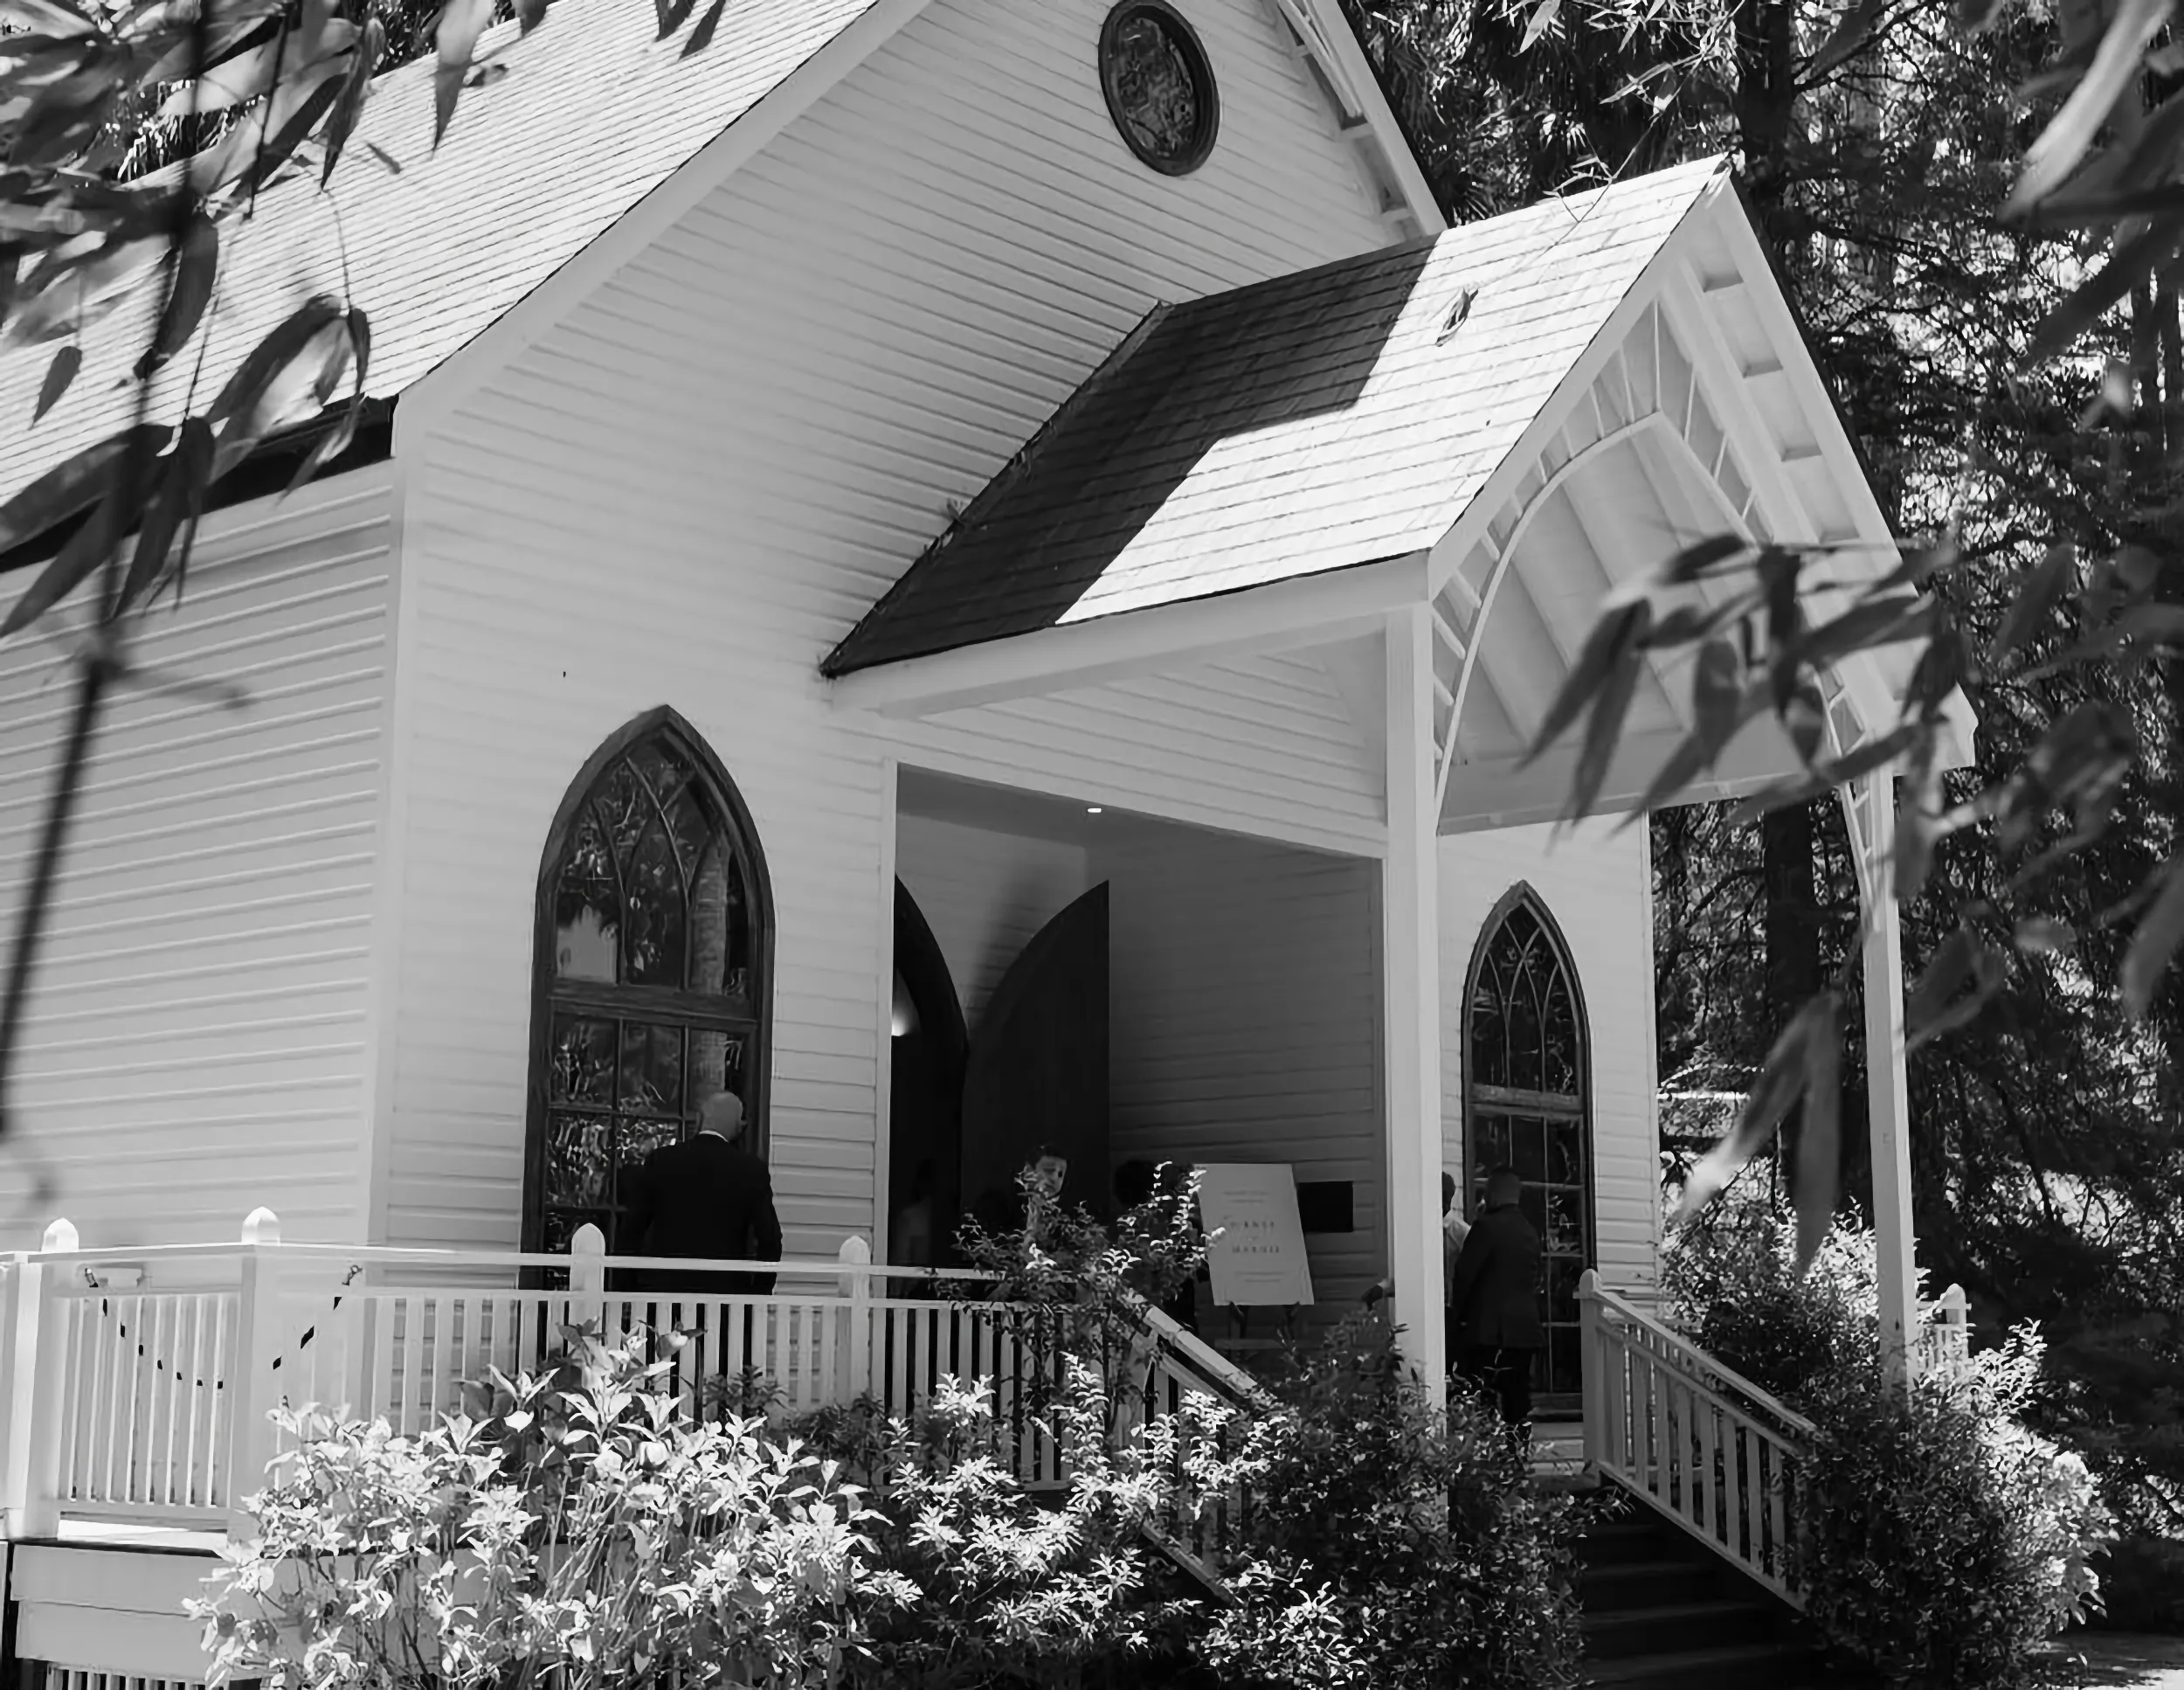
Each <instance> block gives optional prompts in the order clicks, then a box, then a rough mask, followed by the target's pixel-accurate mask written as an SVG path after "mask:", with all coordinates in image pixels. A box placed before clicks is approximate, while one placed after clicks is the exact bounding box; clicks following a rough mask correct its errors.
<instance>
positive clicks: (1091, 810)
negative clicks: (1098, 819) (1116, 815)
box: [1084, 804, 1103, 815]
mask: <svg viewBox="0 0 2184 1690" xmlns="http://www.w3.org/2000/svg"><path fill="white" fill-rule="evenodd" d="M1084 813H1085V814H1087V815H1099V814H1102V813H1103V812H1102V807H1101V806H1100V805H1097V804H1088V805H1086V806H1085V807H1084Z"/></svg>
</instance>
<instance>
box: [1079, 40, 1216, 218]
mask: <svg viewBox="0 0 2184 1690" xmlns="http://www.w3.org/2000/svg"><path fill="white" fill-rule="evenodd" d="M1148 15H1150V16H1151V17H1157V18H1158V19H1159V21H1160V22H1161V23H1162V24H1164V25H1165V27H1166V28H1167V29H1168V30H1169V31H1171V32H1172V35H1173V38H1174V39H1175V41H1176V43H1177V44H1178V45H1179V46H1180V47H1181V48H1182V51H1183V60H1184V65H1185V68H1186V69H1187V70H1188V71H1189V72H1190V73H1191V80H1192V83H1193V84H1194V85H1195V87H1196V89H1197V93H1198V99H1199V125H1198V135H1197V136H1196V138H1195V139H1193V140H1192V143H1191V149H1190V150H1189V151H1188V152H1186V153H1183V154H1181V155H1179V156H1177V157H1174V158H1164V157H1162V156H1160V155H1159V154H1158V153H1154V152H1150V151H1148V150H1147V149H1145V148H1144V146H1143V145H1141V144H1140V143H1139V142H1138V139H1137V135H1135V134H1133V133H1132V131H1131V128H1130V120H1129V117H1128V115H1127V114H1125V113H1124V112H1123V106H1122V102H1121V101H1120V100H1117V99H1116V94H1115V79H1114V78H1113V76H1112V75H1111V74H1109V67H1110V66H1112V65H1113V64H1114V62H1115V44H1116V37H1117V36H1118V35H1120V34H1121V33H1122V31H1123V28H1124V27H1125V26H1126V25H1128V24H1130V23H1132V22H1134V21H1136V20H1137V18H1140V17H1146V16H1148ZM1097 68H1098V72H1099V78H1100V94H1101V96H1102V98H1103V99H1104V100H1106V101H1107V114H1108V118H1109V121H1111V122H1113V124H1114V125H1115V133H1116V135H1119V136H1121V137H1122V142H1123V146H1125V147H1127V148H1129V149H1130V156H1131V157H1132V158H1135V159H1136V160H1137V162H1138V163H1140V164H1143V165H1144V167H1145V168H1146V169H1147V170H1156V171H1158V173H1159V174H1160V175H1162V176H1171V177H1183V176H1189V175H1190V174H1191V173H1192V171H1193V170H1197V169H1198V168H1199V166H1200V165H1202V164H1203V163H1206V160H1207V159H1208V158H1210V157H1212V156H1213V143H1214V142H1215V141H1216V140H1217V139H1218V138H1219V137H1220V128H1221V96H1220V87H1218V86H1217V85H1216V83H1215V82H1214V80H1213V60H1212V59H1210V58H1208V57H1207V56H1206V44H1205V43H1204V42H1202V41H1200V40H1199V32H1198V31H1196V30H1194V29H1192V27H1191V22H1190V20H1189V19H1188V18H1186V17H1184V15H1183V14H1182V13H1181V12H1179V11H1178V10H1176V9H1175V8H1174V7H1173V6H1171V5H1170V4H1169V3H1168V0H1118V3H1117V4H1116V6H1115V7H1114V8H1113V9H1112V10H1110V11H1109V13H1108V14H1107V22H1106V23H1104V24H1102V25H1101V26H1100V56H1099V64H1098V67H1097Z"/></svg>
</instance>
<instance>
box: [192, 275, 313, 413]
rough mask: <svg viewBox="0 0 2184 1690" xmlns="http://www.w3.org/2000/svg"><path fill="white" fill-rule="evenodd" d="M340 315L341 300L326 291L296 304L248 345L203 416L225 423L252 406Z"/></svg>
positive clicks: (254, 406) (250, 410) (249, 409)
mask: <svg viewBox="0 0 2184 1690" xmlns="http://www.w3.org/2000/svg"><path fill="white" fill-rule="evenodd" d="M344 315H345V313H344V312H343V310H342V302H341V301H339V300H337V299H335V297H334V296H333V295H332V294H315V295H314V296H313V297H312V298H311V299H309V300H308V301H305V302H304V303H303V304H302V305H300V306H298V307H297V308H295V310H294V311H292V312H290V313H289V314H288V315H287V318H285V319H284V320H283V321H282V322H280V325H279V326H278V327H276V328H275V329H273V330H271V331H270V332H269V333H268V334H267V335H266V337H265V338H264V339H262V340H260V341H259V343H258V344H257V345H255V346H253V347H252V348H251V350H250V351H249V353H248V355H247V356H246V357H245V358H244V359H243V361H242V363H241V364H238V365H237V366H236V368H235V372H234V373H233V374H232V375H231V376H230V377H228V378H227V384H226V385H225V387H223V388H221V390H220V394H219V397H218V398H216V399H214V400H213V401H212V407H211V410H210V411H208V412H206V413H205V415H206V417H207V418H208V419H210V420H211V421H212V422H216V423H220V422H226V421H229V420H230V419H233V418H236V417H240V416H244V415H246V414H248V413H249V412H252V411H253V410H254V409H256V407H257V406H258V405H259V401H260V400H262V399H263V398H264V397H265V394H266V388H267V387H268V386H269V385H271V384H272V383H273V378H274V377H276V376H278V375H279V374H280V372H281V371H284V370H286V369H287V367H288V366H289V365H290V364H293V363H294V362H295V360H296V359H297V358H298V357H301V355H302V353H303V350H304V349H305V348H306V347H308V345H310V343H311V342H312V341H313V339H314V338H315V337H316V336H317V335H318V334H319V332H320V331H321V329H325V328H326V327H327V325H328V324H329V323H335V322H341V321H342V318H343V316H344Z"/></svg>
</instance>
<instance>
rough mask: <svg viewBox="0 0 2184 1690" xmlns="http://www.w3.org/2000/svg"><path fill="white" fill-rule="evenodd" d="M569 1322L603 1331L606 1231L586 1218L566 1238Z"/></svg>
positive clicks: (604, 1321)
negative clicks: (567, 1249)
mask: <svg viewBox="0 0 2184 1690" xmlns="http://www.w3.org/2000/svg"><path fill="white" fill-rule="evenodd" d="M569 1321H570V1325H571V1326H591V1327H592V1328H594V1329H595V1330H596V1331H598V1333H600V1334H601V1335H604V1334H605V1332H606V1234H605V1233H604V1232H602V1231H600V1230H599V1229H598V1227H596V1226H594V1225H593V1224H592V1223H591V1222H589V1221H586V1222H584V1224H583V1225H582V1226H580V1227H578V1228H577V1229H576V1231H575V1232H573V1233H571V1234H570V1237H569Z"/></svg>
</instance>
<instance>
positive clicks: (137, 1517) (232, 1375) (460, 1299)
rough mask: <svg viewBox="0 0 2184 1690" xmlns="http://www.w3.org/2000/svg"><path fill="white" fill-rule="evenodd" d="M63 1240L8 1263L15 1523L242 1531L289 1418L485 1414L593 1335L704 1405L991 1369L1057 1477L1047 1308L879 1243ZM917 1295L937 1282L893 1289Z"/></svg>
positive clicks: (2, 1499) (888, 1390)
mask: <svg viewBox="0 0 2184 1690" xmlns="http://www.w3.org/2000/svg"><path fill="white" fill-rule="evenodd" d="M587 1234H588V1235H589V1236H587ZM45 1243H46V1248H45V1249H44V1250H38V1251H32V1252H28V1253H25V1254H23V1255H19V1256H17V1257H14V1258H12V1259H11V1260H8V1261H5V1262H3V1263H0V1356H3V1357H5V1358H6V1359H7V1365H8V1367H9V1386H8V1389H7V1390H6V1391H5V1392H0V1504H4V1506H5V1507H6V1510H7V1514H6V1520H7V1527H6V1529H7V1534H9V1535H10V1536H14V1537H25V1536H33V1537H36V1536H51V1535H53V1534H56V1533H57V1532H58V1531H59V1527H60V1523H61V1521H62V1520H64V1519H66V1518H73V1519H81V1520H108V1521H131V1522H137V1523H140V1524H144V1525H157V1526H165V1527H185V1528H199V1529H203V1528H211V1529H215V1530H219V1529H225V1530H227V1531H229V1532H231V1533H238V1534H246V1533H247V1532H248V1531H249V1530H250V1529H251V1527H250V1521H249V1519H248V1516H247V1514H246V1513H244V1512H243V1510H242V1506H241V1505H242V1503H243V1501H244V1500H245V1498H246V1497H247V1496H248V1495H249V1494H250V1493H252V1492H253V1491H255V1490H256V1489H257V1487H258V1485H259V1479H260V1478H261V1476H262V1475H263V1473H264V1472H265V1470H266V1464H267V1462H268V1461H270V1460H271V1459H272V1458H273V1456H274V1455H275V1454H276V1453H277V1447H276V1444H275V1429H274V1427H273V1424H272V1422H271V1419H270V1415H271V1412H272V1410H273V1409H275V1408H277V1407H279V1406H280V1405H281V1404H282V1403H287V1404H290V1405H294V1406H301V1405H303V1404H306V1403H314V1404H317V1405H320V1406H321V1407H324V1408H327V1409H333V1410H336V1411H339V1412H342V1413H344V1414H347V1415H350V1416H355V1417H357V1418H363V1419H370V1418H374V1417H377V1416H384V1417H385V1418H386V1419H387V1421H388V1422H389V1423H390V1424H391V1425H392V1426H393V1427H394V1428H395V1429H396V1430H397V1431H398V1432H401V1433H404V1434H414V1433H416V1432H418V1431H420V1430H424V1429H425V1428H426V1427H428V1426H430V1425H431V1424H432V1423H433V1421H434V1419H435V1417H436V1416H438V1415H439V1414H440V1413H442V1412H445V1411H446V1410H449V1409H457V1408H464V1407H467V1408H469V1409H472V1411H473V1412H475V1411H477V1410H479V1409H484V1408H486V1407H487V1406H488V1404H487V1403H486V1402H485V1401H484V1400H482V1397H481V1396H480V1391H481V1389H483V1388H484V1387H485V1382H487V1381H489V1380H490V1378H491V1376H492V1375H493V1374H494V1372H496V1371H497V1372H499V1373H501V1374H503V1375H509V1376H511V1377H512V1376H514V1375H517V1374H519V1373H524V1372H529V1373H533V1374H536V1373H538V1372H540V1371H542V1370H543V1369H545V1368H549V1367H550V1366H552V1365H553V1363H554V1361H555V1359H556V1355H557V1354H558V1353H559V1352H560V1350H561V1348H562V1347H563V1335H564V1333H565V1332H566V1330H567V1329H568V1328H569V1327H571V1326H592V1327H596V1328H598V1329H599V1330H601V1331H603V1332H604V1333H605V1334H607V1335H608V1336H609V1337H614V1336H617V1335H619V1334H621V1333H627V1332H630V1331H632V1330H634V1329H637V1328H639V1327H642V1328H645V1329H646V1330H648V1331H650V1332H652V1333H655V1334H663V1333H672V1334H674V1340H673V1342H674V1349H673V1354H674V1362H675V1365H674V1369H673V1371H672V1373H671V1374H670V1375H668V1377H669V1378H670V1379H671V1380H672V1381H673V1382H674V1386H675V1388H676V1389H678V1390H679V1391H681V1393H682V1394H683V1395H684V1396H685V1397H686V1399H688V1402H689V1403H690V1404H691V1406H692V1407H693V1408H695V1409H709V1408H712V1407H714V1406H715V1405H716V1404H718V1403H722V1401H723V1400H724V1401H725V1403H726V1404H727V1405H728V1406H731V1407H736V1408H738V1409H743V1410H745V1411H759V1410H760V1409H765V1410H766V1411H784V1412H790V1413H794V1412H798V1411H802V1410H808V1409H815V1408H818V1407H820V1406H822V1405H824V1404H828V1403H845V1402H848V1401H850V1400H852V1399H854V1398H855V1397H857V1396H860V1395H861V1394H865V1393H867V1392H868V1393H870V1394H871V1395H872V1396H874V1397H875V1398H876V1399H877V1400H878V1402H879V1403H881V1406H882V1407H883V1408H885V1409H886V1410H887V1411H888V1412H889V1413H890V1414H902V1415H908V1414H910V1413H913V1412H915V1410H916V1409H917V1408H918V1407H920V1406H921V1405H922V1404H923V1403H925V1402H926V1401H927V1400H929V1399H930V1396H931V1394H932V1392H933V1390H934V1389H935V1387H936V1384H937V1382H938V1380H939V1378H940V1376H941V1375H943V1374H953V1375H957V1377H959V1378H962V1379H964V1380H966V1381H967V1380H970V1379H972V1378H977V1377H988V1378H992V1379H993V1380H994V1382H995V1386H996V1403H995V1408H996V1415H997V1423H998V1424H999V1428H1000V1431H1001V1438H1000V1442H1001V1444H1003V1446H1004V1448H1003V1451H1002V1452H1003V1453H1004V1454H1005V1455H1006V1457H1007V1458H1009V1459H1010V1460H1011V1461H1012V1463H1013V1465H1014V1466H1015V1468H1016V1470H1017V1471H1018V1472H1019V1473H1021V1474H1022V1476H1023V1477H1025V1478H1026V1479H1027V1480H1033V1481H1039V1480H1047V1481H1052V1480H1054V1479H1059V1478H1060V1477H1061V1474H1060V1468H1059V1463H1058V1460H1057V1458H1056V1457H1057V1452H1056V1451H1055V1449H1054V1444H1053V1440H1052V1439H1051V1437H1049V1436H1048V1435H1047V1430H1046V1429H1045V1426H1044V1425H1043V1424H1042V1423H1041V1421H1042V1416H1040V1414H1039V1413H1038V1412H1037V1408H1038V1405H1039V1404H1040V1403H1042V1402H1043V1401H1044V1400H1045V1396H1046V1392H1047V1388H1048V1386H1049V1385H1050V1384H1051V1383H1052V1382H1053V1381H1054V1378H1055V1377H1057V1376H1058V1374H1059V1368H1060V1366H1061V1345H1060V1344H1059V1343H1058V1342H1056V1341H1054V1339H1055V1338H1056V1336H1057V1334H1054V1333H1047V1332H1045V1331H1043V1330H1041V1329H1040V1326H1039V1322H1040V1320H1041V1319H1043V1318H1044V1317H1041V1316H1040V1315H1038V1314H1036V1313H1033V1312H1030V1311H1027V1310H1024V1309H1020V1308H1017V1307H1014V1306H1009V1305H1004V1304H1001V1303H999V1302H996V1301H992V1300H991V1299H989V1300H985V1301H978V1300H974V1299H975V1298H976V1297H977V1295H978V1292H979V1291H980V1290H981V1289H983V1288H985V1287H990V1286H991V1285H992V1277H991V1276H988V1275H983V1274H978V1273H972V1272H964V1271H945V1270H943V1271H923V1270H921V1271H918V1272H917V1273H916V1275H915V1276H909V1275H907V1274H906V1272H905V1270H903V1269H902V1268H901V1267H895V1268H892V1269H890V1268H888V1267H886V1266H875V1265H874V1264H873V1263H872V1261H871V1252H870V1250H869V1247H868V1246H867V1244H866V1243H865V1242H864V1241H863V1240H862V1239H861V1238H852V1239H849V1240H848V1241H847V1242H846V1243H844V1245H843V1247H842V1252H841V1255H840V1257H839V1258H838V1259H836V1260H833V1261H787V1262H780V1263H757V1262H748V1263H739V1262H702V1263H699V1262H685V1261H669V1260H654V1259H647V1258H639V1257H607V1256H605V1255H604V1254H603V1253H601V1246H600V1241H599V1239H598V1235H597V1233H596V1231H592V1230H591V1229H585V1232H580V1233H579V1235H578V1241H577V1243H578V1247H577V1250H574V1251H573V1252H572V1253H571V1254H570V1255H568V1256H553V1255H541V1254H522V1253H513V1252H483V1251H452V1250H395V1249H386V1248H370V1247H361V1246H351V1245H330V1244H301V1243H296V1244H291V1243H282V1242H281V1241H280V1229H279V1223H278V1222H277V1221H276V1220H275V1218H274V1217H273V1216H272V1215H271V1214H270V1213H269V1212H267V1211H266V1210H263V1209H260V1210H258V1211H256V1212H255V1213H254V1214H253V1215H252V1216H251V1218H250V1219H249V1221H247V1222H245V1226H244V1230H243V1236H242V1239H241V1241H240V1243H235V1244H222V1245H178V1246H165V1247H156V1248H147V1249H135V1250H115V1251H86V1250H79V1249H78V1248H77V1240H76V1236H75V1231H74V1229H73V1227H70V1226H69V1225H68V1223H67V1222H55V1223H54V1225H53V1226H52V1227H51V1228H49V1229H47V1234H46V1240H45ZM646 1270H653V1271H663V1270H664V1271H671V1272H674V1273H676V1274H678V1275H681V1276H689V1275H693V1274H699V1273H704V1274H717V1273H722V1272H727V1273H768V1274H773V1275H776V1276H778V1277H777V1280H776V1284H775V1288H774V1290H773V1291H772V1292H771V1293H770V1294H767V1295H764V1296H759V1295H750V1294H728V1293H725V1292H684V1291H677V1292H672V1293H661V1292H635V1291H630V1290H626V1289H623V1288H622V1282H623V1281H625V1279H626V1278H628V1276H629V1274H630V1273H631V1272H632V1271H646ZM548 1281H555V1282H557V1283H552V1284H549V1283H547V1282H548ZM906 1288H907V1289H911V1290H916V1291H918V1292H925V1293H927V1294H925V1295H921V1296H907V1297H906V1296H899V1295H894V1294H891V1293H893V1292H898V1291H901V1290H903V1289H906ZM951 1291H952V1292H955V1293H957V1294H956V1295H953V1296H950V1295H949V1294H947V1293H948V1292H951ZM754 1387H755V1388H756V1389H755V1391H754V1389H753V1388H754Z"/></svg>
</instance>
